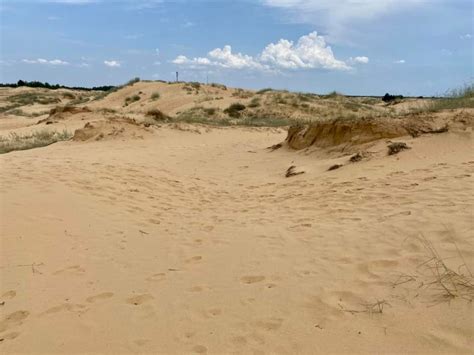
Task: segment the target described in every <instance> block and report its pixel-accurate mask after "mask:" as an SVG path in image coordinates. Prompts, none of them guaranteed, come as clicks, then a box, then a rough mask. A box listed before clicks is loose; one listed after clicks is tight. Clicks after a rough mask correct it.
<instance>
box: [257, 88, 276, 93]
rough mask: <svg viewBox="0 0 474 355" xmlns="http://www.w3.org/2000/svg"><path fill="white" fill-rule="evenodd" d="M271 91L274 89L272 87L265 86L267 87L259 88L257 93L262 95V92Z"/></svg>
mask: <svg viewBox="0 0 474 355" xmlns="http://www.w3.org/2000/svg"><path fill="white" fill-rule="evenodd" d="M270 91H273V89H272V88H265V89H262V90H258V91H257V95H262V94H265V93H266V92H270Z"/></svg>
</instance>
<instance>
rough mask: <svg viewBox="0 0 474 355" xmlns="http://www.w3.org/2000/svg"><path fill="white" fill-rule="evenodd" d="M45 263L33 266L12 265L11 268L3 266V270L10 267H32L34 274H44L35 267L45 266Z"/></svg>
mask: <svg viewBox="0 0 474 355" xmlns="http://www.w3.org/2000/svg"><path fill="white" fill-rule="evenodd" d="M43 265H44V263H33V264H19V265H11V266H3V267H1V268H4V267H5V268H8V267H31V272H32V273H33V274H43V273H42V272H41V271H39V270H38V269H36V268H35V266H43Z"/></svg>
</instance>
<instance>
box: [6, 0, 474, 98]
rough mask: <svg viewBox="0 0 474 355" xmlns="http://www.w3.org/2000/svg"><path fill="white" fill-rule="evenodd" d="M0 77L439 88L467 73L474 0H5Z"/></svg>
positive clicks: (355, 90) (365, 89) (360, 90)
mask: <svg viewBox="0 0 474 355" xmlns="http://www.w3.org/2000/svg"><path fill="white" fill-rule="evenodd" d="M0 16H1V23H0V30H1V47H0V54H1V57H0V81H1V82H16V81H18V80H19V79H23V80H28V81H30V80H40V81H48V82H50V83H61V84H66V85H81V86H94V85H108V84H120V83H123V82H125V81H127V80H129V79H130V78H133V77H136V76H138V77H140V78H142V79H162V80H173V79H174V72H175V71H179V72H180V79H182V80H186V81H201V82H205V81H206V80H207V78H209V82H219V83H224V84H227V85H230V86H236V87H245V88H255V89H256V88H264V87H273V88H280V89H289V90H297V91H310V92H319V93H326V92H330V91H332V90H337V91H340V92H343V93H346V94H361V95H363V94H373V95H383V94H384V93H385V92H390V93H397V94H398V93H400V94H404V95H433V94H443V93H444V92H445V91H446V90H447V89H450V88H455V87H459V86H460V85H463V84H465V83H469V82H472V80H473V35H474V33H473V24H472V18H473V4H472V1H470V0H339V1H334V0H228V1H227V0H220V1H217V0H214V1H206V0H174V1H167V0H0Z"/></svg>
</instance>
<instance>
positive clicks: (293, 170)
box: [285, 165, 304, 178]
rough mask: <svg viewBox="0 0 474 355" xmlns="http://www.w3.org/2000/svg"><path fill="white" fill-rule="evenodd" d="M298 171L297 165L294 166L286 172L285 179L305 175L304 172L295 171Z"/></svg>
mask: <svg viewBox="0 0 474 355" xmlns="http://www.w3.org/2000/svg"><path fill="white" fill-rule="evenodd" d="M295 169H296V166H295V165H292V166H290V167H289V168H288V169H287V170H286V174H285V177H287V178H288V177H290V176H295V175H300V174H304V171H295Z"/></svg>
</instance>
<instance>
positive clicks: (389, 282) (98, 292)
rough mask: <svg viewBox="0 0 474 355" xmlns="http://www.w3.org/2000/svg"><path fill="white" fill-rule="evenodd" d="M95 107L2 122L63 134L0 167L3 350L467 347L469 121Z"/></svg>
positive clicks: (472, 255) (473, 159) (472, 264)
mask: <svg viewBox="0 0 474 355" xmlns="http://www.w3.org/2000/svg"><path fill="white" fill-rule="evenodd" d="M145 84H146V85H145ZM145 84H143V86H137V87H140V89H141V91H143V92H146V93H148V91H149V92H150V93H151V92H153V91H154V87H152V86H151V85H150V86H149V87H148V86H147V85H148V84H147V83H145ZM135 85H142V83H140V84H135ZM135 85H134V86H135ZM163 85H165V84H163ZM176 85H177V84H176ZM171 87H172V85H170V90H172V89H171ZM145 89H146V90H148V91H146V90H145ZM127 90H128V89H127ZM173 90H174V89H173ZM180 90H181V91H184V90H183V89H180ZM219 90H222V91H225V90H223V89H219ZM131 93H132V92H131V91H130V93H129V92H127V93H126V95H125V96H129V95H130V94H131ZM118 94H120V91H119V92H118V93H117V95H118ZM169 94H170V95H171V91H170V93H169ZM48 95H52V94H50V93H48ZM112 95H114V94H111V95H109V96H108V97H107V98H105V99H108V100H110V102H109V103H110V104H111V105H112V104H113V103H114V102H117V103H119V102H120V103H121V105H122V104H123V100H122V99H121V98H120V99H119V98H117V97H115V98H114V96H112ZM147 95H148V94H147ZM164 95H165V94H163V96H162V97H163V98H164ZM185 95H186V96H192V95H195V94H191V95H187V94H185ZM198 95H199V94H198ZM195 96H196V95H195ZM105 99H104V100H105ZM175 99H176V101H178V100H188V99H187V98H186V99H183V98H180V97H178V98H175ZM173 100H174V99H173ZM171 101H172V100H171V99H170V102H171ZM218 101H219V100H218ZM109 103H107V104H105V103H104V102H101V101H100V100H97V101H96V102H90V103H86V104H83V106H87V107H88V110H78V111H77V112H68V113H67V114H64V115H63V116H61V117H62V118H61V119H55V120H54V121H55V122H53V123H50V124H46V121H45V122H42V123H39V124H38V123H37V122H38V120H40V119H43V118H48V117H50V113H49V111H48V113H45V114H44V115H43V116H37V117H34V118H31V117H26V116H25V117H16V116H14V115H10V114H7V115H4V116H2V118H1V119H0V136H2V137H5V136H8V134H10V133H16V134H19V135H20V134H30V133H31V132H35V131H37V130H62V129H66V130H68V131H70V132H71V134H73V138H72V139H71V140H70V141H66V142H59V143H55V144H52V145H49V146H47V147H43V148H37V149H31V150H25V151H13V152H10V153H7V154H1V155H0V217H1V218H0V238H1V242H0V339H1V340H0V352H1V353H2V354H3V353H4V354H18V353H43V354H44V353H47V354H59V353H108V354H117V353H137V354H144V353H148V354H152V353H153V354H155V353H165V354H189V353H198V354H199V353H200V354H204V353H208V354H228V353H233V354H234V353H235V354H267V353H268V354H295V353H298V354H315V353H317V354H327V353H359V354H362V353H369V354H373V353H377V354H384V353H418V354H429V353H444V354H446V353H450V354H453V353H470V352H471V351H472V348H473V345H474V340H473V331H474V326H473V323H474V322H473V321H474V319H473V303H472V298H473V290H474V288H473V286H472V280H473V279H472V275H471V274H470V272H472V271H474V248H473V244H474V240H473V237H474V236H473V233H472V230H473V227H474V226H473V218H472V211H473V196H474V194H473V186H474V180H473V174H474V149H473V137H472V117H473V115H472V111H469V110H462V111H452V112H451V111H449V112H448V111H447V112H442V113H439V114H433V115H431V114H430V115H427V116H426V117H422V118H420V117H415V116H412V117H406V118H403V119H395V120H394V119H393V118H389V117H387V118H382V117H380V118H376V119H372V120H349V121H348V120H335V121H332V120H328V121H325V122H316V123H314V124H311V125H309V126H307V127H298V128H292V129H290V130H289V131H288V129H287V127H281V128H269V127H242V126H241V127H211V126H205V125H191V124H188V123H183V122H178V121H176V122H173V121H171V122H169V123H163V122H154V123H153V124H151V123H150V122H151V121H147V119H146V118H145V117H144V116H143V114H141V113H140V112H135V111H134V110H131V111H126V110H125V108H124V111H122V110H121V109H117V110H116V111H110V107H109V108H108V110H104V108H107V105H109ZM62 104H64V102H63V103H62ZM135 104H136V103H134V104H133V105H135ZM320 104H321V102H319V101H317V100H315V102H314V105H320ZM83 106H80V107H83ZM117 107H118V106H117ZM132 107H133V106H132ZM158 108H159V109H161V108H163V107H161V106H158ZM43 109H44V108H43ZM24 110H25V111H26V110H27V108H25V109H24ZM127 110H128V108H127ZM72 111H74V110H72ZM132 111H133V112H132ZM163 111H165V112H166V113H167V114H169V113H170V112H173V110H172V109H170V110H169V111H166V109H164V108H163ZM53 114H54V113H53ZM445 127H447V128H448V129H447V131H446V130H445V129H444V128H445ZM427 132H433V133H427ZM285 137H286V143H283V144H277V143H279V142H285ZM391 142H403V143H405V144H406V145H407V146H408V147H409V148H410V149H407V150H401V151H400V152H398V154H395V155H390V156H389V155H388V150H387V146H388V145H389V144H390V143H391ZM272 146H273V148H272V149H268V147H272ZM296 149H297V150H296ZM355 152H359V155H360V156H358V157H357V158H354V159H351V157H353V156H354V153H355ZM335 165H338V166H339V168H338V169H334V170H331V171H328V169H329V168H330V167H333V166H335ZM290 167H294V168H293V169H292V171H293V172H294V173H295V174H293V175H289V176H290V177H285V175H286V174H287V172H288V170H289V168H290Z"/></svg>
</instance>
